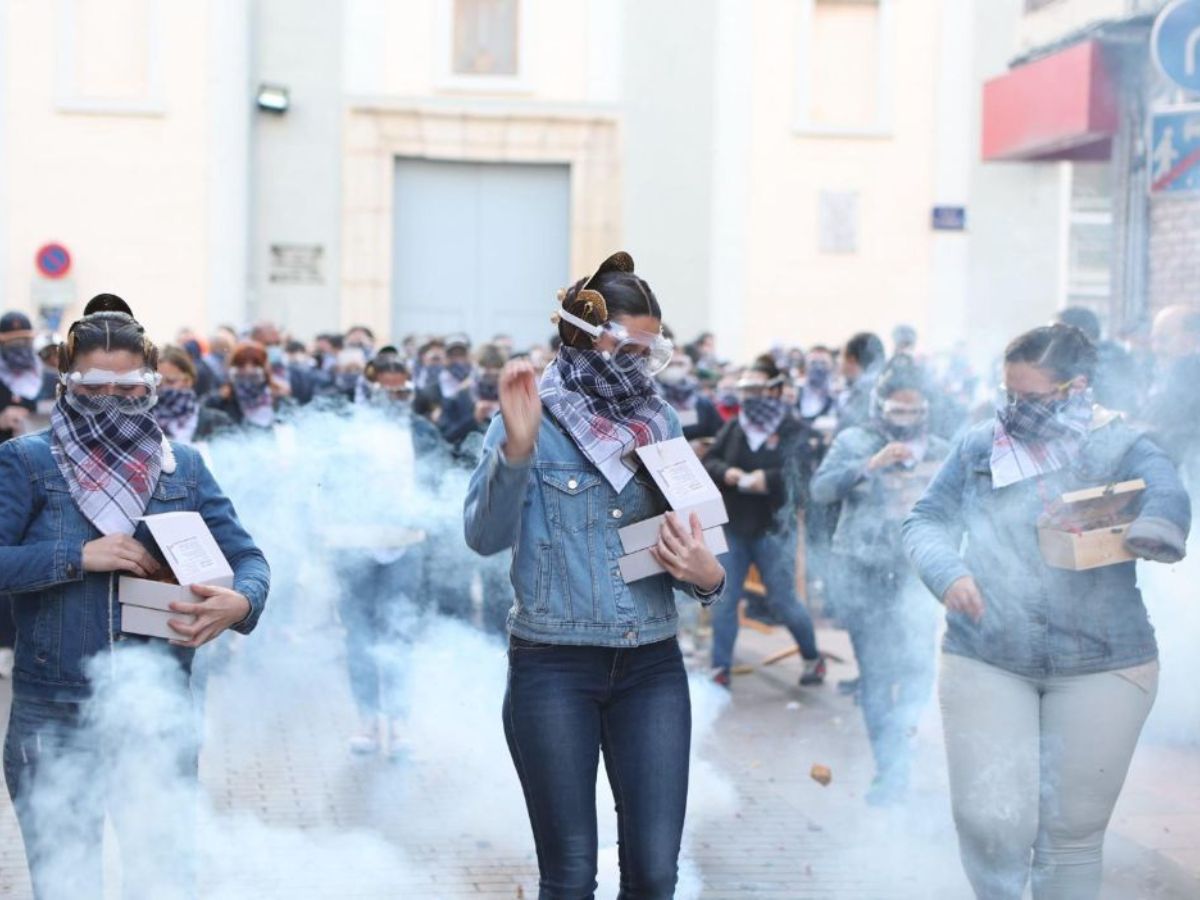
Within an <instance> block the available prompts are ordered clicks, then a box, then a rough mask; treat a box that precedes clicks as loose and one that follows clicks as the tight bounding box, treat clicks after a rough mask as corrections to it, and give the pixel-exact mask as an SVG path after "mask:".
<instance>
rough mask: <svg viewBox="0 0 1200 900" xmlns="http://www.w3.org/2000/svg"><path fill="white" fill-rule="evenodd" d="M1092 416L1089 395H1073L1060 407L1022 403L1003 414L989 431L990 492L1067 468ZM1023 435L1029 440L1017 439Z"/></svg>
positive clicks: (1077, 450)
mask: <svg viewBox="0 0 1200 900" xmlns="http://www.w3.org/2000/svg"><path fill="white" fill-rule="evenodd" d="M1095 416H1096V407H1095V406H1094V404H1093V403H1092V398H1091V394H1090V393H1085V394H1076V395H1075V396H1073V397H1071V399H1070V400H1068V401H1067V402H1066V403H1064V404H1062V405H1061V407H1051V406H1050V405H1048V404H1034V403H1032V402H1030V401H1025V404H1024V405H1023V406H1017V407H1015V408H1010V409H1007V410H1002V412H1001V415H1000V416H998V417H997V419H996V424H995V427H994V428H993V430H992V458H991V470H992V489H993V490H998V489H999V488H1002V487H1008V486H1009V485H1010V484H1016V483H1017V482H1018V481H1024V480H1025V479H1026V478H1037V477H1040V476H1042V475H1048V474H1049V473H1051V472H1057V471H1059V470H1060V469H1064V468H1066V467H1067V466H1068V465H1070V463H1071V461H1072V460H1073V459H1074V458H1075V456H1076V454H1077V453H1078V452H1079V448H1080V446H1081V445H1082V444H1083V441H1084V439H1085V438H1086V437H1087V435H1088V432H1089V431H1090V430H1091V425H1092V421H1093V420H1094V419H1095ZM1025 434H1029V435H1031V436H1030V437H1017V436H1016V435H1025ZM1033 434H1040V435H1041V438H1040V439H1038V438H1034V437H1032V435H1033Z"/></svg>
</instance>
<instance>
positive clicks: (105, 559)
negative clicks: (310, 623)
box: [0, 294, 270, 897]
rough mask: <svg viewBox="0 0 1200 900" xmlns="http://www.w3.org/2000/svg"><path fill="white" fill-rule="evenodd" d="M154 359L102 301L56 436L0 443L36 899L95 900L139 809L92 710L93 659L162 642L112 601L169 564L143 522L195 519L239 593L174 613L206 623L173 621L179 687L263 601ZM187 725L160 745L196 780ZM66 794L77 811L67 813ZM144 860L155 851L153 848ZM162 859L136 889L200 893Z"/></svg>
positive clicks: (182, 833)
mask: <svg viewBox="0 0 1200 900" xmlns="http://www.w3.org/2000/svg"><path fill="white" fill-rule="evenodd" d="M156 364H157V350H156V349H155V348H154V346H153V345H152V344H151V343H150V342H149V340H147V339H146V338H145V336H144V332H143V330H142V327H141V326H140V325H139V324H138V323H137V322H136V321H134V319H133V317H132V316H131V315H130V314H129V307H128V306H126V305H125V303H124V301H122V300H120V298H117V297H114V296H113V295H103V294H102V295H100V297H98V298H95V299H94V300H93V301H92V302H91V303H89V305H88V308H87V310H86V311H85V315H84V317H83V318H82V319H80V320H79V321H78V322H76V323H75V324H74V325H72V326H71V329H70V331H69V332H68V334H67V343H66V345H65V346H64V347H63V349H62V351H61V352H60V368H61V370H62V373H63V382H64V384H63V387H62V388H60V392H59V398H58V400H57V403H56V405H55V407H54V410H53V412H52V414H51V426H50V428H49V429H48V430H46V431H40V432H36V433H34V434H31V435H27V436H25V437H21V438H17V439H15V440H12V441H9V442H7V443H6V444H4V445H3V446H0V485H3V490H0V592H3V593H7V594H10V595H12V597H13V599H14V601H15V602H14V608H15V610H16V620H17V652H16V668H15V670H14V673H13V703H12V710H11V714H10V718H9V725H8V734H7V738H6V741H5V744H4V776H5V781H6V783H7V786H8V791H9V795H10V796H11V797H12V800H13V806H14V808H15V810H16V813H17V819H18V822H19V824H20V827H21V833H22V836H23V837H24V841H25V852H26V857H27V859H28V861H29V868H30V875H31V877H32V881H33V887H34V893H35V894H36V896H38V897H87V896H97V897H98V896H100V895H101V894H102V893H103V878H102V873H101V850H100V848H101V843H102V842H101V838H102V834H103V825H104V813H105V808H106V806H108V807H109V808H110V811H112V812H113V814H114V822H115V824H116V825H117V827H118V833H120V826H121V822H122V821H123V820H122V818H121V815H120V813H121V812H124V813H126V814H128V813H130V812H131V811H130V810H129V809H127V808H125V807H124V806H123V805H122V803H121V802H120V801H121V800H122V798H123V797H124V794H123V792H122V791H120V790H118V789H117V788H118V785H116V784H113V785H111V786H110V785H107V784H106V783H105V780H106V773H111V772H112V771H113V769H114V764H115V761H114V759H113V758H112V757H111V756H110V755H109V753H108V749H109V744H108V743H107V742H108V741H109V739H111V738H116V739H120V736H119V735H109V734H108V733H107V732H106V731H105V730H104V729H103V728H98V727H96V726H95V725H94V724H89V721H88V718H87V714H88V712H89V708H90V706H89V704H88V703H87V701H89V699H91V698H92V697H93V689H94V684H93V682H92V680H91V674H92V673H93V671H94V670H93V660H94V659H95V658H96V657H98V656H101V655H104V654H107V655H108V656H109V658H110V660H111V661H112V663H113V664H114V665H115V664H116V661H117V657H118V656H120V653H119V652H118V651H119V650H120V649H123V648H125V647H131V646H141V645H144V644H147V643H149V642H150V641H152V640H153V639H146V638H140V637H135V636H133V635H125V634H122V633H121V612H120V606H119V604H118V603H117V600H118V599H119V597H118V593H117V584H118V577H119V575H121V574H124V573H129V574H132V575H136V576H139V577H153V576H155V575H156V574H157V573H158V572H159V571H160V570H162V568H163V565H162V563H161V562H160V561H159V560H158V559H156V558H155V557H154V556H153V555H152V554H151V552H150V551H149V550H148V549H147V546H146V545H147V543H148V542H149V541H150V538H149V535H148V533H147V532H146V526H145V525H144V524H143V523H140V522H139V521H138V519H139V518H140V517H142V516H144V515H155V514H158V513H167V512H176V511H183V510H188V511H195V512H198V513H200V515H201V516H203V518H204V521H205V524H206V525H207V526H208V528H209V530H210V531H211V532H212V534H213V537H214V538H215V539H216V542H217V545H218V546H219V547H220V549H221V552H222V554H223V555H224V556H225V558H226V559H227V560H228V562H229V565H230V567H231V568H232V569H233V572H234V581H233V587H232V588H221V587H209V586H204V585H197V586H195V587H194V588H193V589H192V591H193V593H194V594H196V595H197V597H196V600H197V602H196V603H175V604H172V609H174V610H175V611H176V612H177V613H181V614H193V615H195V616H196V619H195V622H194V623H193V624H185V623H184V622H183V621H182V620H173V623H172V627H173V628H174V630H175V631H177V632H178V638H177V639H176V640H174V641H172V642H171V646H169V647H168V646H167V645H166V644H162V650H163V652H164V653H167V654H169V655H170V656H171V657H173V658H174V660H175V661H176V663H177V664H178V669H177V671H178V673H179V680H180V681H181V682H182V681H183V680H184V679H185V678H186V673H187V670H188V669H189V668H190V665H191V660H192V656H193V654H194V653H195V650H196V648H197V647H199V646H201V645H203V644H205V643H207V642H208V641H211V640H212V639H213V638H215V637H217V635H219V634H220V633H221V632H223V631H224V630H225V629H227V628H233V629H234V630H236V631H239V632H242V633H243V634H245V633H248V632H249V631H251V630H252V629H253V628H254V626H255V623H256V622H257V621H258V617H259V616H260V615H261V614H262V610H263V605H264V603H265V602H266V597H267V589H268V586H269V582H270V572H269V570H268V568H267V563H266V560H265V559H264V558H263V555H262V553H261V552H260V551H259V550H258V548H257V547H256V546H255V545H254V542H253V540H252V539H251V538H250V536H249V535H248V534H247V533H246V531H245V530H244V529H243V528H242V526H241V524H240V523H239V522H238V519H237V516H236V514H235V513H234V510H233V506H232V505H231V504H230V502H229V500H228V499H226V497H225V496H224V495H223V494H222V493H221V489H220V488H219V487H218V486H217V483H216V482H215V481H214V480H213V477H212V475H211V474H209V472H208V469H207V468H206V467H205V465H204V463H203V461H202V460H201V458H200V456H199V455H198V454H197V453H196V451H195V450H193V449H192V448H190V447H186V446H184V445H182V444H176V443H173V442H168V441H167V440H166V439H165V438H164V437H163V434H162V431H161V429H160V428H159V426H158V424H157V423H156V422H155V420H154V417H153V415H152V414H151V408H152V407H153V405H154V401H155V399H156V389H157V380H158V379H157V373H156V372H155V371H154V370H155V367H156ZM192 721H193V719H192V717H191V715H190V710H185V711H184V712H183V713H182V714H181V715H179V716H172V717H170V721H169V722H164V723H162V725H161V727H162V729H163V734H161V735H156V739H157V740H160V741H161V742H162V745H163V747H169V748H170V750H169V752H170V753H171V754H172V758H175V757H176V756H177V757H178V759H177V763H178V766H177V770H178V773H179V774H180V775H181V776H182V777H183V779H184V780H185V782H187V783H191V784H194V783H195V780H196V752H197V747H196V736H195V735H194V734H180V733H177V732H178V731H179V730H180V728H176V727H174V726H176V725H180V723H183V722H187V723H191V722H192ZM180 727H182V726H180ZM144 749H145V752H146V753H147V754H149V755H154V754H156V753H157V754H161V753H162V748H160V747H146V748H144ZM64 796H65V797H68V798H69V804H68V805H69V808H67V809H60V808H57V807H58V805H59V804H61V803H63V798H64ZM174 812H178V816H175V815H172V816H170V817H169V818H171V821H169V822H166V821H156V822H155V827H156V829H157V830H158V833H159V834H160V835H161V836H162V839H163V846H164V847H173V848H180V847H181V846H186V844H185V843H177V842H174V841H177V840H178V841H186V840H187V835H188V834H189V833H190V828H191V825H190V824H189V819H188V811H187V810H186V809H177V810H174ZM133 815H138V816H142V817H144V816H145V815H146V813H145V812H144V811H142V812H133ZM141 824H142V825H143V826H144V824H145V823H144V822H142V823H141ZM122 849H123V850H124V849H126V848H124V847H123V848H122ZM129 849H130V850H131V851H132V850H134V849H135V848H133V847H130V848H129ZM141 853H142V854H148V855H149V856H151V857H153V856H154V851H153V848H145V847H144V848H142V849H141ZM158 858H160V859H161V862H162V865H163V866H175V867H176V868H174V869H169V870H166V871H155V872H149V871H147V869H146V868H144V867H142V868H138V869H137V870H136V871H135V870H133V869H130V868H128V867H127V869H126V872H125V889H126V893H127V894H129V895H130V896H150V895H151V894H150V891H154V892H160V891H161V889H162V888H163V886H164V885H175V886H178V887H179V889H180V892H181V893H183V894H186V893H187V892H188V891H189V890H190V887H189V880H190V877H189V874H188V873H187V871H186V870H187V869H188V868H189V860H180V858H179V855H178V854H177V853H175V852H174V851H172V852H164V853H161V854H159V855H158ZM149 864H150V866H151V868H153V860H150V861H149ZM139 874H140V875H144V876H145V877H146V878H147V879H149V880H150V881H152V882H153V884H154V887H153V888H150V887H149V886H148V885H147V884H142V883H141V882H139V881H138V875H139ZM163 879H166V880H165V881H164V880H163ZM139 885H140V886H139ZM159 895H161V893H159Z"/></svg>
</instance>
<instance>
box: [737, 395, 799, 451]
mask: <svg viewBox="0 0 1200 900" xmlns="http://www.w3.org/2000/svg"><path fill="white" fill-rule="evenodd" d="M786 415H787V404H785V403H784V402H783V399H782V398H780V397H747V398H746V399H745V401H743V403H742V407H741V409H740V410H739V411H738V424H740V425H741V426H742V431H744V432H745V434H746V442H747V443H748V444H749V445H750V449H751V450H753V451H754V452H755V453H757V452H758V449H759V448H760V447H761V446H762V445H763V444H765V443H766V442H767V441H768V440H769V439H770V437H771V435H773V434H774V433H775V432H776V431H778V430H779V426H780V425H782V424H783V419H784V416H786Z"/></svg>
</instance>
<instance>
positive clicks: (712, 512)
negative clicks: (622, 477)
mask: <svg viewBox="0 0 1200 900" xmlns="http://www.w3.org/2000/svg"><path fill="white" fill-rule="evenodd" d="M637 454H638V456H639V457H640V458H641V460H642V464H643V465H644V466H645V467H646V471H648V472H649V473H650V477H651V478H653V479H654V483H655V484H657V485H658V488H659V490H660V491H662V494H663V497H664V498H666V501H667V505H668V506H670V507H671V509H672V510H675V511H676V513H677V514H678V515H680V516H681V517H683V518H684V520H685V521H686V520H687V517H688V516H690V515H691V513H692V512H695V513H697V514H698V515H699V516H700V525H701V527H702V528H703V529H704V542H705V544H707V545H708V548H709V549H710V550H712V551H713V553H714V554H721V553H726V552H728V550H729V545H728V544H727V543H726V541H725V532H724V530H723V529H722V528H721V527H720V526H722V525H724V524H725V523H727V522H728V521H729V513H728V512H727V511H726V509H725V500H724V498H723V497H722V496H721V490H720V488H718V487H717V486H716V484H715V483H714V482H713V480H712V477H711V476H710V475H709V474H708V470H707V469H705V468H704V463H702V462H701V461H700V457H698V456H697V455H696V451H695V450H693V449H692V445H691V444H689V443H688V441H687V439H686V438H682V437H677V438H671V440H669V441H661V442H659V443H657V444H648V445H647V446H645V447H638V449H637ZM662 523H663V516H655V517H654V518H651V519H645V520H643V521H641V522H634V523H633V524H632V525H626V526H625V527H624V528H621V529H619V530H618V532H617V534H618V536H619V537H620V538H621V549H623V550H624V551H625V556H622V557H621V558H620V560H618V565H619V567H620V570H621V578H622V579H624V581H625V583H626V584H630V583H632V582H634V581H639V580H641V579H643V578H649V577H650V576H651V575H658V574H660V573H662V572H664V571H665V569H663V567H662V566H660V565H659V564H658V563H657V562H656V561H655V559H654V557H653V556H652V555H651V554H650V548H651V547H653V546H654V545H655V544H656V543H658V532H659V529H661V527H662Z"/></svg>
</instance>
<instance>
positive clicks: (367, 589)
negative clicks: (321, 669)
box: [338, 550, 422, 718]
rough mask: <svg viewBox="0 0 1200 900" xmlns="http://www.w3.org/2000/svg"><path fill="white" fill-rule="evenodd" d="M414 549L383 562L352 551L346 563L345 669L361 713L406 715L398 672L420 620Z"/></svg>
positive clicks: (342, 609) (342, 610)
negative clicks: (418, 616) (395, 558)
mask: <svg viewBox="0 0 1200 900" xmlns="http://www.w3.org/2000/svg"><path fill="white" fill-rule="evenodd" d="M418 556H419V554H418V552H417V551H415V550H409V551H407V552H406V553H405V554H404V555H403V556H401V557H400V558H399V559H397V560H395V561H393V562H389V563H380V562H377V561H376V560H375V559H373V558H372V557H371V556H369V555H367V554H353V555H351V556H349V557H348V558H347V559H346V560H345V561H344V562H343V563H342V565H341V567H340V571H339V573H338V574H339V580H340V581H341V585H342V594H341V597H340V599H339V602H338V612H339V614H340V616H341V619H342V625H343V626H345V628H346V667H347V669H348V670H349V673H350V693H351V694H352V695H353V696H354V703H355V705H356V706H357V707H358V711H359V714H360V715H362V716H364V717H366V716H375V715H379V714H380V713H383V714H385V715H387V716H390V717H391V718H397V717H399V716H401V715H403V713H404V711H405V703H404V701H403V696H402V688H403V685H401V684H400V680H399V673H400V672H401V670H402V668H403V666H402V663H403V662H405V661H406V659H404V658H406V657H407V656H408V652H409V648H410V647H411V646H412V633H413V630H414V628H415V627H416V624H417V615H418V608H417V605H416V602H415V598H416V597H417V595H418V591H419V590H420V588H421V570H422V565H421V560H420V559H419V558H418Z"/></svg>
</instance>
